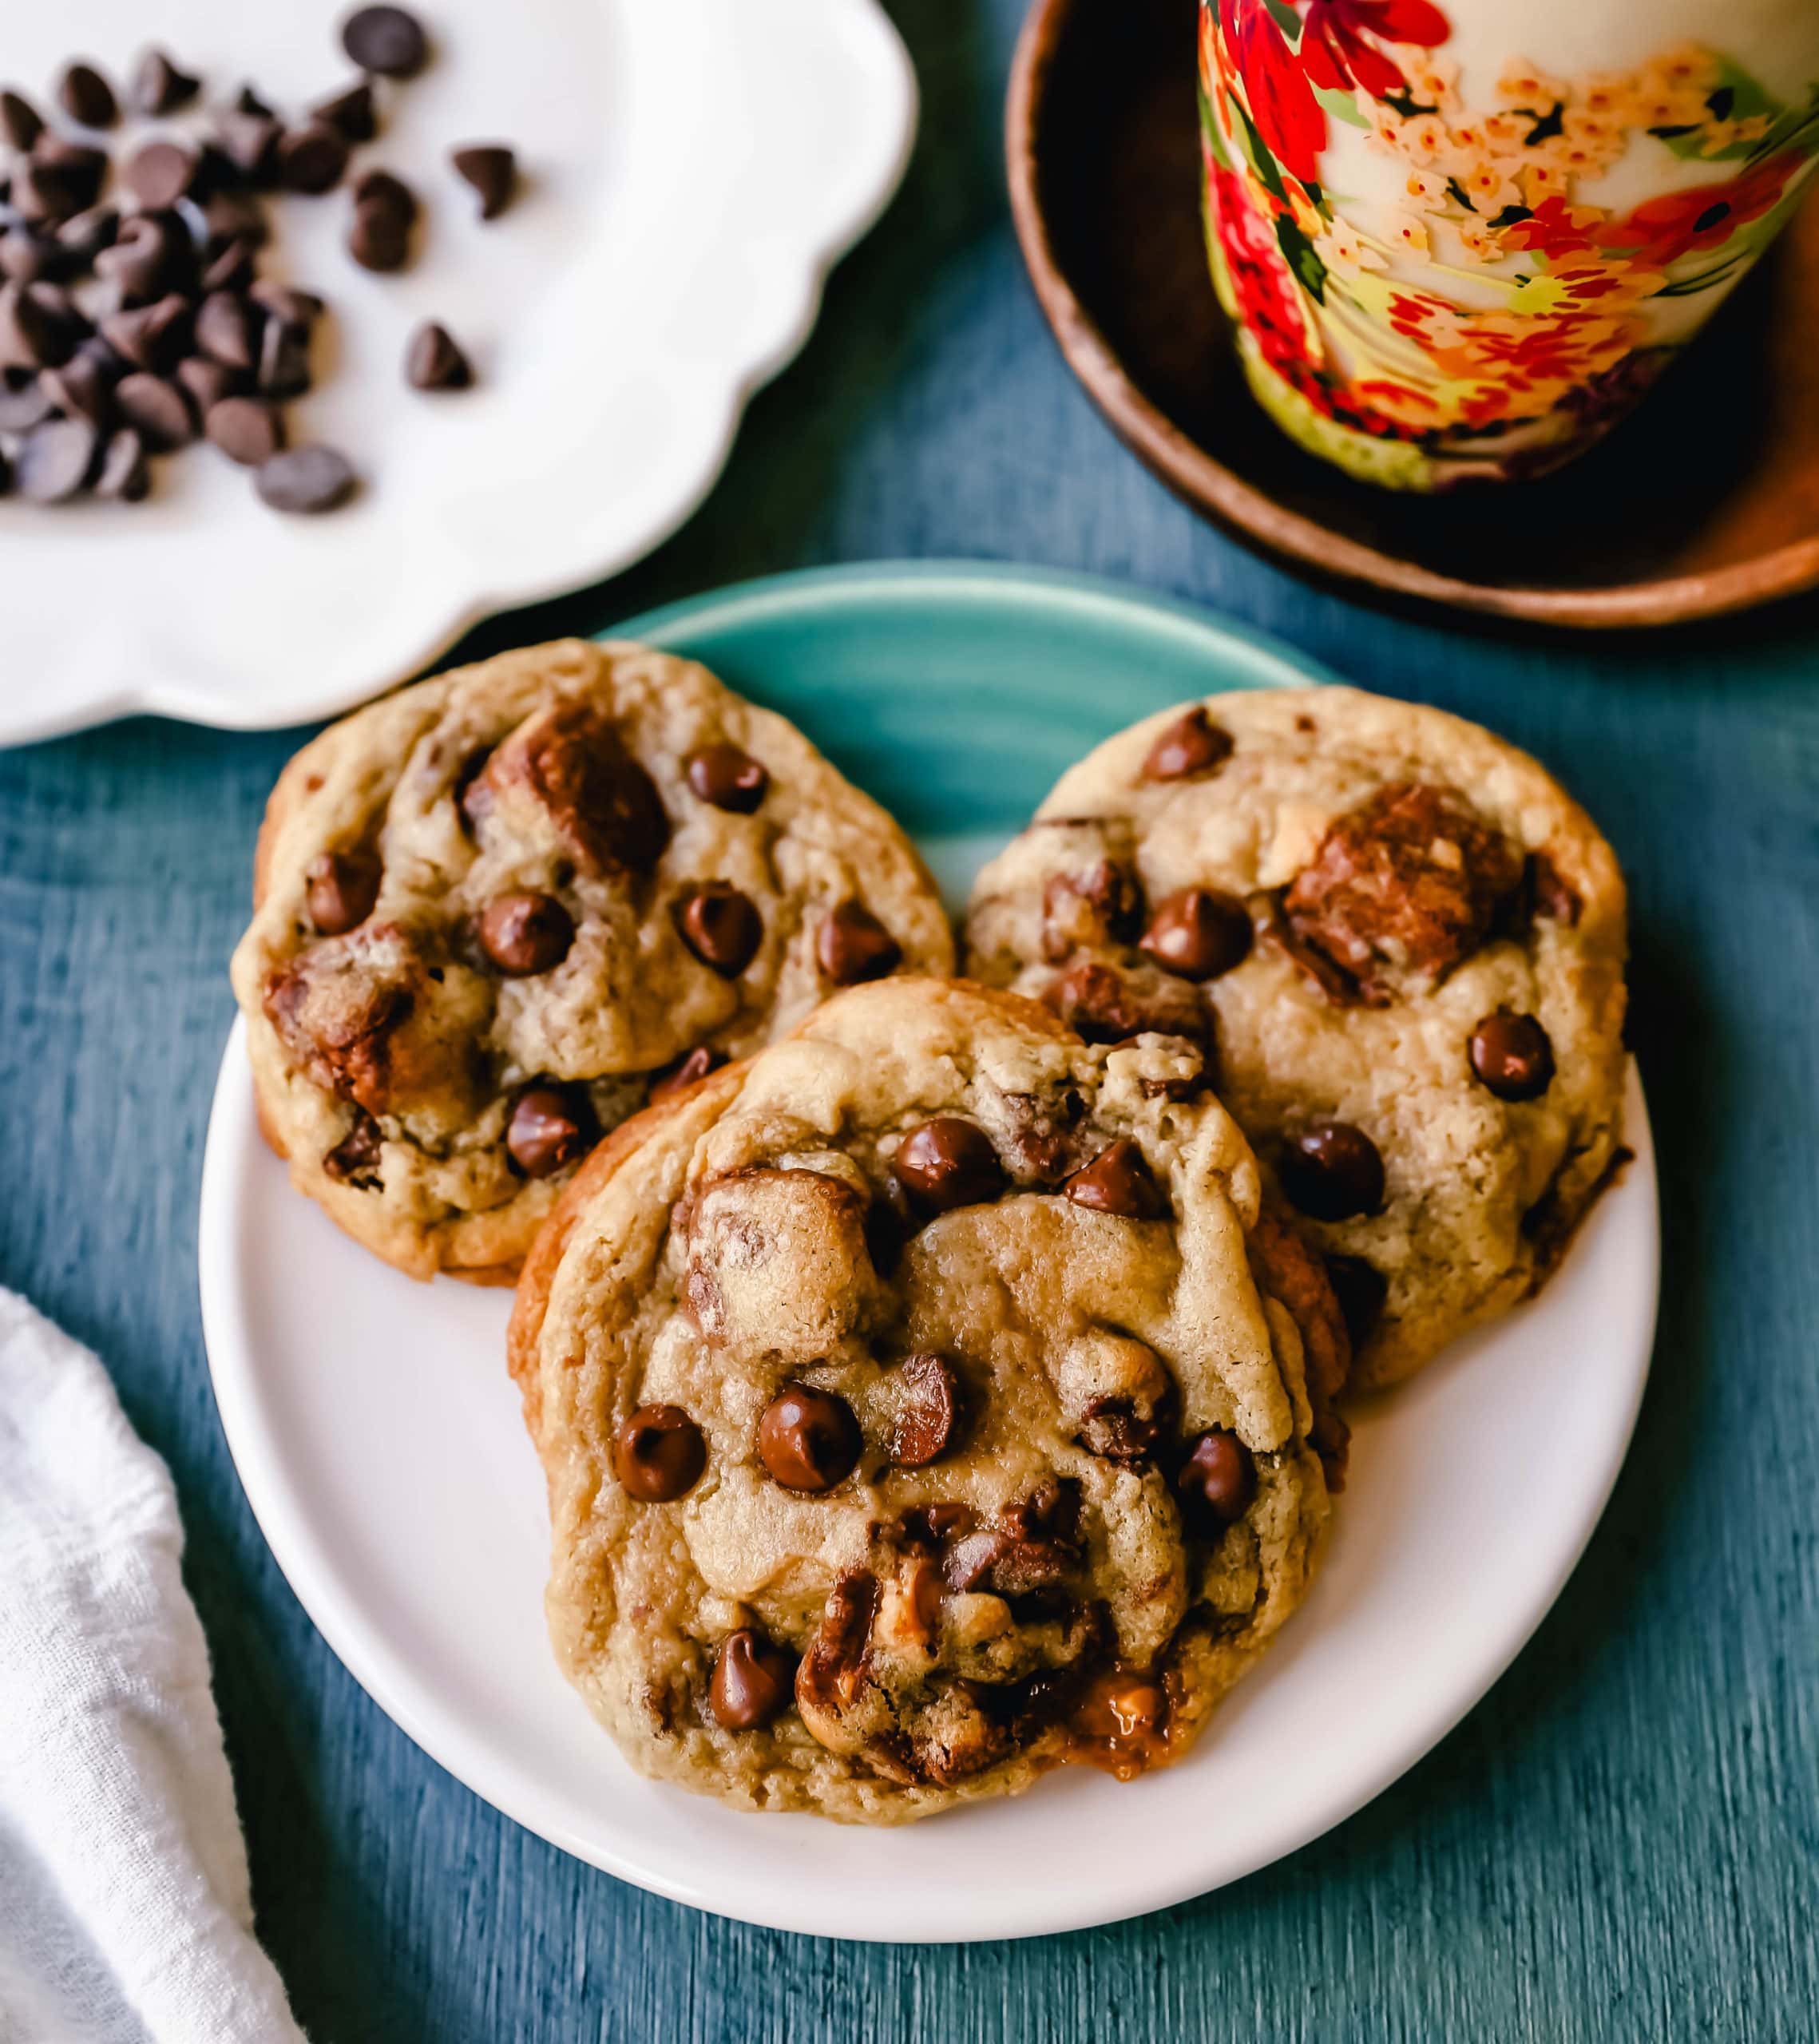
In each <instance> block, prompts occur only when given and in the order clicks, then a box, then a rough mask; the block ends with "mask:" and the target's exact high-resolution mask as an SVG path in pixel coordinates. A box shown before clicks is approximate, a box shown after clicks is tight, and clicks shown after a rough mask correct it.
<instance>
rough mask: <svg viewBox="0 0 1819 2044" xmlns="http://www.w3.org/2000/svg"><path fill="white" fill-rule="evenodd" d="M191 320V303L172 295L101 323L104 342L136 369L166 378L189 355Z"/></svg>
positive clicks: (113, 313) (111, 314) (173, 292)
mask: <svg viewBox="0 0 1819 2044" xmlns="http://www.w3.org/2000/svg"><path fill="white" fill-rule="evenodd" d="M190 320H191V315H190V309H189V305H188V300H186V299H183V298H180V297H179V296H178V295H177V294H176V292H175V291H171V292H168V293H167V294H166V295H164V297H163V298H161V299H155V300H154V301H153V303H151V304H150V305H140V306H134V307H131V308H130V309H129V310H128V311H125V312H110V313H109V315H107V317H106V318H105V319H103V320H102V322H101V338H102V339H104V340H105V342H106V343H107V344H108V345H109V347H111V348H113V350H114V351H115V352H116V353H117V354H118V355H121V356H123V357H124V358H125V359H126V360H127V361H128V362H131V363H132V364H133V367H134V368H135V369H149V370H151V371H152V372H153V374H154V375H159V376H162V375H164V374H168V372H169V370H171V369H172V366H174V365H175V364H176V362H178V361H179V360H180V358H181V357H182V356H183V355H184V354H185V353H186V352H187V351H188V347H189V343H190V337H191V327H190Z"/></svg>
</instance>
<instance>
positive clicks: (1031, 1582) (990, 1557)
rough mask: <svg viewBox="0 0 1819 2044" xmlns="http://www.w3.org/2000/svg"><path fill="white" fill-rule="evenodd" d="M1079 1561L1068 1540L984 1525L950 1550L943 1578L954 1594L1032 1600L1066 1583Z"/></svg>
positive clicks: (946, 1555)
mask: <svg viewBox="0 0 1819 2044" xmlns="http://www.w3.org/2000/svg"><path fill="white" fill-rule="evenodd" d="M1078 1559H1079V1557H1078V1555H1076V1551H1075V1550H1074V1549H1073V1547H1072V1546H1071V1544H1070V1543H1068V1542H1067V1541H1064V1540H1055V1539H1044V1538H1040V1537H1030V1536H1027V1535H1019V1534H1016V1533H1012V1532H1008V1531H1005V1530H1004V1529H1003V1528H1001V1527H981V1528H980V1530H979V1531H977V1533H968V1534H965V1535H962V1536H961V1538H960V1539H957V1541H955V1542H954V1543H953V1546H952V1547H949V1549H948V1551H947V1553H946V1554H945V1555H944V1556H943V1557H942V1559H941V1578H942V1580H943V1581H944V1582H945V1583H946V1584H947V1586H948V1587H949V1589H950V1590H989V1591H990V1592H991V1594H993V1596H997V1597H1029V1596H1033V1595H1036V1594H1038V1593H1040V1592H1041V1591H1043V1590H1052V1589H1053V1588H1054V1587H1055V1586H1056V1584H1057V1583H1060V1582H1062V1581H1064V1579H1066V1577H1067V1576H1068V1575H1070V1574H1071V1573H1072V1571H1073V1569H1074V1567H1076V1563H1077V1562H1078Z"/></svg>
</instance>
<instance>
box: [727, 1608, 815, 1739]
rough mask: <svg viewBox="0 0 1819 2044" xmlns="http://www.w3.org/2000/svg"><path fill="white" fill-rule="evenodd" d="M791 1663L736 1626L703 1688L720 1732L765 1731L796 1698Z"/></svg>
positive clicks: (756, 1635)
mask: <svg viewBox="0 0 1819 2044" xmlns="http://www.w3.org/2000/svg"><path fill="white" fill-rule="evenodd" d="M795 1674H796V1658H795V1655H794V1654H791V1653H790V1652H789V1651H788V1650H787V1648H784V1647H781V1646H778V1645H777V1644H776V1643H775V1642H774V1641H772V1640H770V1639H767V1638H765V1636H764V1634H763V1633H761V1632H755V1631H754V1630H752V1628H751V1626H740V1627H739V1630H738V1631H737V1632H730V1633H728V1634H727V1636H726V1638H725V1640H724V1642H723V1643H722V1645H721V1647H720V1653H719V1659H718V1660H717V1661H715V1663H714V1677H713V1680H712V1681H711V1682H710V1683H709V1684H708V1686H707V1705H708V1708H709V1709H711V1711H712V1712H713V1713H714V1720H715V1723H716V1724H717V1725H719V1726H720V1728H721V1729H722V1730H723V1731H727V1732H755V1731H756V1730H757V1729H759V1726H760V1725H768V1724H769V1723H770V1722H771V1719H772V1718H773V1717H776V1716H777V1715H778V1713H779V1712H780V1711H782V1710H783V1709H785V1708H786V1707H787V1705H788V1704H789V1703H790V1701H791V1699H792V1697H794V1695H795Z"/></svg>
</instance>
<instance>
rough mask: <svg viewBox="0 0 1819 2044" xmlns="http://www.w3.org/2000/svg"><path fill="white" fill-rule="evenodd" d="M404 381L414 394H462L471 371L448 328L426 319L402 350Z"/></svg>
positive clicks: (467, 384) (468, 381)
mask: <svg viewBox="0 0 1819 2044" xmlns="http://www.w3.org/2000/svg"><path fill="white" fill-rule="evenodd" d="M404 380H405V381H406V382H407V383H408V384H410V386H411V388H412V389H413V390H466V388H467V386H469V385H470V383H471V382H473V381H474V369H473V365H472V364H471V363H470V362H469V361H468V358H467V357H466V355H463V354H462V351H461V349H460V347H459V346H458V344H457V343H456V341H455V338H454V335H452V334H451V333H450V331H449V330H448V328H447V327H444V326H440V325H438V323H437V322H436V321H435V320H434V319H426V320H425V321H424V322H423V323H422V326H421V327H418V329H417V331H415V332H414V334H413V335H411V336H410V345H409V347H406V350H405V352H404Z"/></svg>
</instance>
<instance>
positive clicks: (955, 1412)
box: [889, 1355, 960, 1469]
mask: <svg viewBox="0 0 1819 2044" xmlns="http://www.w3.org/2000/svg"><path fill="white" fill-rule="evenodd" d="M890 1374H891V1382H892V1388H894V1390H895V1391H896V1392H897V1393H898V1397H899V1403H898V1407H897V1410H896V1412H895V1414H894V1416H893V1418H892V1420H891V1423H890V1444H889V1445H890V1459H891V1460H892V1461H893V1462H894V1463H895V1464H897V1466H898V1468H900V1469H925V1468H927V1467H928V1466H929V1464H930V1463H931V1462H934V1461H937V1460H940V1458H941V1456H943V1455H945V1453H946V1452H947V1451H948V1448H949V1446H950V1445H951V1444H952V1442H953V1432H954V1428H955V1425H956V1424H957V1421H958V1420H959V1416H960V1393H959V1384H958V1382H957V1379H956V1377H955V1375H954V1369H953V1364H951V1363H950V1362H949V1361H948V1360H947V1358H946V1357H945V1356H931V1355H919V1356H906V1357H904V1359H903V1361H902V1362H901V1363H899V1364H898V1365H897V1367H896V1369H894V1370H893V1371H892V1372H891V1373H890Z"/></svg>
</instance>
